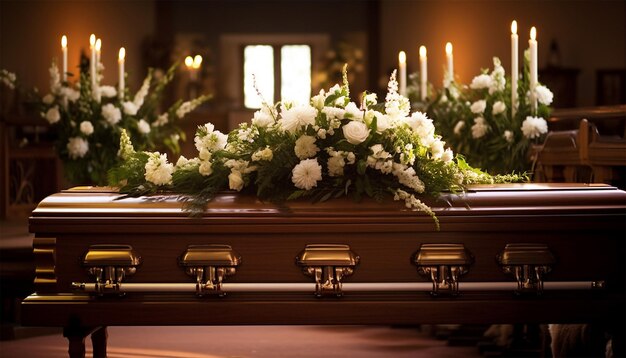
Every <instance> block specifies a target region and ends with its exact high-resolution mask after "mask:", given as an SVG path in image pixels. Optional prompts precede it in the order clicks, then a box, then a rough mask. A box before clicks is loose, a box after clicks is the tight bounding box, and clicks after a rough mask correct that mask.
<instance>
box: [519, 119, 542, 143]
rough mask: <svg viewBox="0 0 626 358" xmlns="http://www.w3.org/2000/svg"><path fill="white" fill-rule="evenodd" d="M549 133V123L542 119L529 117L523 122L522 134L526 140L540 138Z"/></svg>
mask: <svg viewBox="0 0 626 358" xmlns="http://www.w3.org/2000/svg"><path fill="white" fill-rule="evenodd" d="M547 132H548V123H547V122H546V120H545V119H543V118H541V117H531V116H528V117H526V119H525V120H524V122H522V133H524V136H525V137H526V138H530V139H532V138H538V137H540V136H541V135H542V134H544V133H547Z"/></svg>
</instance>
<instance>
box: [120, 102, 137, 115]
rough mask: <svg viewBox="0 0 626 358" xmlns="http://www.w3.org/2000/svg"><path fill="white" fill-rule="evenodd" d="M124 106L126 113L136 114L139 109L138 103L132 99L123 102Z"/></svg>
mask: <svg viewBox="0 0 626 358" xmlns="http://www.w3.org/2000/svg"><path fill="white" fill-rule="evenodd" d="M122 108H124V113H126V114H128V115H129V116H134V115H135V114H137V111H138V110H139V108H138V107H137V105H136V104H134V103H133V102H130V101H126V102H124V103H122Z"/></svg>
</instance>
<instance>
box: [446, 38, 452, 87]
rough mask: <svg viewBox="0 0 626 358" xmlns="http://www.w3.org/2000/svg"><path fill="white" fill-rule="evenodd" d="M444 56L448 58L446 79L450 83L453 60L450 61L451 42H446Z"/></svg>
mask: <svg viewBox="0 0 626 358" xmlns="http://www.w3.org/2000/svg"><path fill="white" fill-rule="evenodd" d="M446 58H447V59H448V79H449V80H450V83H452V82H454V62H453V61H452V44H451V43H450V42H448V43H447V44H446Z"/></svg>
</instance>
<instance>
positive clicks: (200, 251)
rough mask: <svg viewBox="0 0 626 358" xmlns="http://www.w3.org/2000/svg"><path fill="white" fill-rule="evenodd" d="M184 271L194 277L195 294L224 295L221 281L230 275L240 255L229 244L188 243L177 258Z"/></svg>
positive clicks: (233, 271)
mask: <svg viewBox="0 0 626 358" xmlns="http://www.w3.org/2000/svg"><path fill="white" fill-rule="evenodd" d="M178 263H179V265H180V266H182V267H183V268H185V272H186V273H187V274H188V275H189V276H192V277H194V278H195V279H196V294H197V295H198V296H204V295H207V294H216V295H217V296H219V297H222V296H224V295H225V293H224V291H223V290H222V281H223V280H224V278H225V277H226V276H232V275H234V274H235V272H236V270H237V266H239V264H240V263H241V256H239V254H238V253H237V252H235V250H233V248H232V247H231V246H230V245H220V244H207V245H189V246H187V250H185V252H184V253H183V254H182V255H181V256H180V258H179V259H178Z"/></svg>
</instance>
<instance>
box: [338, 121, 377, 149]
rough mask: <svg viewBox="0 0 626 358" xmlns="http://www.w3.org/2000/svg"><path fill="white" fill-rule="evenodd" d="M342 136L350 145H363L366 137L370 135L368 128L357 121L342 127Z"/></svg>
mask: <svg viewBox="0 0 626 358" xmlns="http://www.w3.org/2000/svg"><path fill="white" fill-rule="evenodd" d="M342 130H343V136H344V137H345V138H346V140H347V141H348V142H349V143H350V144H354V145H357V144H360V143H363V142H364V141H365V140H366V139H367V136H369V134H370V130H369V128H367V125H366V124H365V123H363V122H358V121H350V122H349V123H348V124H346V125H345V126H343V128H342Z"/></svg>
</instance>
